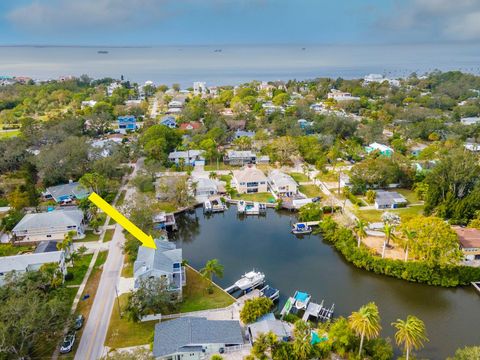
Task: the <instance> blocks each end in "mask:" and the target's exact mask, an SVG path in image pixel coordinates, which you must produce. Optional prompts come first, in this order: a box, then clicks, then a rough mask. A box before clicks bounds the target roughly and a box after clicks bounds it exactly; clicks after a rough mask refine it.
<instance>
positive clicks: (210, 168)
mask: <svg viewBox="0 0 480 360" xmlns="http://www.w3.org/2000/svg"><path fill="white" fill-rule="evenodd" d="M239 168H240V167H239V166H232V165H227V164H224V163H222V162H219V163H218V167H217V164H216V163H214V164H208V165H205V166H204V170H205V171H217V170H235V169H239Z"/></svg>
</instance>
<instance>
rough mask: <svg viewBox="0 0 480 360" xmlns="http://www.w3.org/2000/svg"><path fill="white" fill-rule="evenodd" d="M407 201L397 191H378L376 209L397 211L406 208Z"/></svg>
mask: <svg viewBox="0 0 480 360" xmlns="http://www.w3.org/2000/svg"><path fill="white" fill-rule="evenodd" d="M406 205H407V199H405V197H404V196H403V195H402V194H399V193H397V192H396V191H382V190H378V191H377V192H376V196H375V207H376V208H377V209H396V208H399V207H405V206H406Z"/></svg>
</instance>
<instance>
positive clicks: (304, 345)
mask: <svg viewBox="0 0 480 360" xmlns="http://www.w3.org/2000/svg"><path fill="white" fill-rule="evenodd" d="M311 336H312V331H311V329H310V326H309V325H308V324H307V323H306V322H305V321H303V320H297V321H296V322H295V328H294V329H293V337H294V338H295V340H294V341H293V354H294V355H295V359H301V360H305V359H309V358H310V355H311V353H312V344H311V343H310V340H311Z"/></svg>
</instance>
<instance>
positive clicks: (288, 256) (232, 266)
mask: <svg viewBox="0 0 480 360" xmlns="http://www.w3.org/2000/svg"><path fill="white" fill-rule="evenodd" d="M294 220H295V217H294V216H293V215H292V214H290V213H283V212H276V211H274V210H272V209H269V210H268V213H267V214H266V216H264V217H247V218H243V219H240V218H239V217H237V213H236V208H235V207H231V208H230V209H229V210H228V211H226V212H225V213H220V214H214V215H204V214H203V211H202V209H201V208H198V209H196V210H195V211H193V212H191V213H189V214H183V215H181V216H179V217H178V218H177V223H178V224H179V231H178V232H177V233H176V234H175V235H174V238H173V239H172V240H176V241H177V245H178V246H179V247H182V248H183V255H184V258H185V259H187V260H188V261H189V263H190V264H191V265H192V266H193V267H195V268H197V269H199V268H201V267H202V266H203V265H204V264H205V262H206V261H208V260H210V259H213V258H217V259H219V261H220V262H221V263H222V264H223V265H224V266H225V272H224V277H223V278H222V279H216V282H217V283H218V284H219V285H221V286H222V287H227V286H229V285H231V284H233V283H234V282H235V281H236V280H237V279H238V278H240V276H241V275H242V274H243V273H245V272H247V271H249V270H251V269H255V270H260V271H262V272H264V273H265V275H266V279H267V283H268V284H271V285H272V286H274V287H276V288H278V289H279V290H280V293H281V298H280V306H281V305H283V303H284V302H285V301H286V299H287V298H288V296H291V295H293V293H294V292H295V290H301V291H306V292H308V293H310V294H311V295H312V299H313V300H316V301H318V302H320V301H321V300H322V299H324V300H325V304H327V305H329V304H331V303H335V316H340V315H342V316H348V315H349V314H350V313H351V312H352V311H354V310H357V309H358V308H359V307H360V306H362V305H363V304H366V303H368V302H369V301H374V302H375V303H376V304H377V305H378V307H379V310H380V315H381V317H382V326H383V332H382V335H383V336H389V337H390V338H391V339H392V341H393V333H394V330H393V328H392V327H391V325H390V324H391V322H393V321H395V320H396V319H397V318H402V319H404V318H406V316H407V315H409V314H411V315H416V316H418V317H419V318H421V319H422V320H423V321H425V324H426V327H427V331H428V337H429V339H430V342H428V343H427V344H426V347H425V349H424V350H423V351H421V352H420V353H419V355H420V356H422V357H426V358H429V359H445V358H446V357H447V356H449V355H453V353H454V352H455V349H457V348H459V347H463V346H465V345H480V295H479V294H477V293H476V292H475V291H474V290H473V288H472V287H467V288H457V289H445V288H438V287H431V286H426V285H419V284H413V283H408V282H406V281H402V280H397V279H393V278H389V277H385V276H379V275H375V274H372V273H369V272H367V271H364V270H360V269H357V268H355V267H354V266H352V265H350V264H349V263H347V262H345V261H344V260H343V258H342V257H341V256H340V255H339V254H338V253H337V252H336V251H335V250H334V249H333V248H332V247H331V246H330V245H328V244H327V243H325V242H323V241H322V238H321V237H320V236H318V235H308V236H305V237H304V238H297V237H295V236H294V235H292V234H291V233H290V222H293V221H294Z"/></svg>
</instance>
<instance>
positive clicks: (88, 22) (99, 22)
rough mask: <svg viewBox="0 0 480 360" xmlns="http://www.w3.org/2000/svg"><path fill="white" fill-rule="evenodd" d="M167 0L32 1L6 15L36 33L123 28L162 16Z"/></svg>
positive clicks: (12, 21)
mask: <svg viewBox="0 0 480 360" xmlns="http://www.w3.org/2000/svg"><path fill="white" fill-rule="evenodd" d="M167 3H168V0H51V1H39V0H36V1H33V2H31V3H28V4H26V5H24V6H20V7H17V8H15V9H13V10H12V11H10V12H9V13H7V15H6V18H7V19H8V20H9V21H10V22H11V23H13V24H14V25H16V26H17V27H20V28H25V29H30V30H35V31H46V32H49V31H62V29H63V30H69V29H78V30H80V29H84V30H86V31H88V30H89V28H90V27H92V26H93V27H95V28H97V29H98V28H111V27H114V28H126V29H128V27H131V26H134V25H139V24H141V23H142V22H144V21H152V20H155V19H158V18H160V17H162V16H165V15H166V14H167V12H168V10H167V7H166V5H167Z"/></svg>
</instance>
